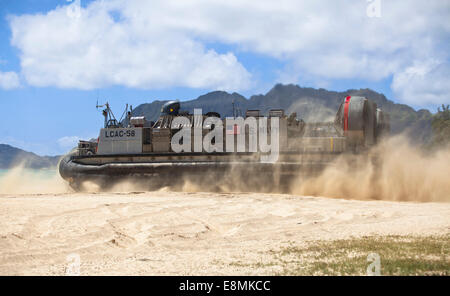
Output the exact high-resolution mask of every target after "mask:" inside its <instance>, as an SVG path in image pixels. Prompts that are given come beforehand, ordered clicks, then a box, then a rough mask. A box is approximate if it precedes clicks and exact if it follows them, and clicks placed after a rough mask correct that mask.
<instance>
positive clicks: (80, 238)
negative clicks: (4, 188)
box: [0, 192, 450, 275]
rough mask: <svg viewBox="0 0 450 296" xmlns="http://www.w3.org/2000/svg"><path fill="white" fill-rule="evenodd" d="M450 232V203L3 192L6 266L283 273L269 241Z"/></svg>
mask: <svg viewBox="0 0 450 296" xmlns="http://www.w3.org/2000/svg"><path fill="white" fill-rule="evenodd" d="M449 232H450V203H411V202H403V203H401V202H387V201H356V200H343V199H329V198H317V197H305V196H295V195H281V194H256V193H248V194H247V193H227V194H220V193H179V192H146V193H116V194H114V193H101V194H94V193H92V194H41V195H36V194H35V195H32V194H27V195H20V194H1V195H0V275H35V274H37V275H48V274H56V275H63V274H65V270H66V267H67V264H68V261H67V256H68V255H69V254H72V253H76V254H78V255H79V256H80V259H81V270H80V271H81V274H82V275H186V274H189V275H204V274H211V275H233V274H243V275H245V274H249V275H253V274H273V273H274V272H276V271H277V269H276V268H277V267H276V266H274V267H270V266H269V267H261V268H257V269H255V268H251V267H245V266H237V265H236V264H230V263H235V262H239V261H240V262H246V263H251V262H264V261H265V260H266V259H267V257H268V255H267V252H268V251H269V250H277V249H279V248H280V247H282V246H285V245H287V244H289V243H292V242H293V243H295V244H303V243H305V242H306V241H314V240H319V239H326V240H327V239H336V238H349V237H352V236H355V237H359V236H363V235H374V234H377V235H387V234H400V235H406V234H412V235H431V234H446V233H449Z"/></svg>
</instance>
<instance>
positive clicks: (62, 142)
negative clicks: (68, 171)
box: [57, 136, 81, 149]
mask: <svg viewBox="0 0 450 296" xmlns="http://www.w3.org/2000/svg"><path fill="white" fill-rule="evenodd" d="M80 140H81V138H80V137H78V136H66V137H62V138H59V139H58V140H57V142H58V145H59V146H60V147H61V148H63V149H68V148H73V147H76V146H77V145H78V141H80Z"/></svg>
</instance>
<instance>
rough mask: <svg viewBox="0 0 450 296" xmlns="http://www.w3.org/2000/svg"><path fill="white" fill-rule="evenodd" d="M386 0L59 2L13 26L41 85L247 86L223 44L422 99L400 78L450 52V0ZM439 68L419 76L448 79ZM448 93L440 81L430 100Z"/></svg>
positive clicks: (299, 70) (316, 74)
mask: <svg viewBox="0 0 450 296" xmlns="http://www.w3.org/2000/svg"><path fill="white" fill-rule="evenodd" d="M380 3H381V11H380V17H373V18H371V17H369V16H368V15H367V7H368V5H369V4H370V3H368V2H367V1H365V0H360V1H355V0H342V1H331V0H330V1H317V0H303V1H300V0H280V1H272V0H260V1H238V0H217V1H209V0H186V1H167V0H153V1H144V0H128V1H125V0H111V1H94V2H92V3H91V4H89V5H88V6H87V7H86V8H82V9H81V11H80V12H81V13H80V15H79V17H74V16H73V15H72V16H69V15H70V14H69V15H68V14H67V7H58V8H56V9H55V10H52V11H50V12H48V13H47V14H38V15H23V16H15V17H11V18H10V25H11V28H12V32H13V38H12V43H13V45H15V46H16V47H18V48H19V49H20V51H21V53H22V54H21V64H22V71H23V74H24V77H25V78H26V80H27V81H28V83H30V84H32V85H37V86H46V85H54V86H59V87H75V88H83V89H89V88H95V87H99V86H105V85H115V84H118V85H125V86H129V87H141V88H150V87H170V86H187V87H205V88H219V89H229V90H231V89H235V90H239V89H243V88H246V87H248V86H249V85H250V81H251V75H250V73H249V72H248V71H247V70H246V69H245V68H244V66H243V65H242V63H241V62H240V61H238V60H237V58H236V56H235V54H234V53H232V52H228V53H218V52H217V51H214V50H213V49H208V48H207V47H206V46H205V44H212V43H215V42H217V43H222V44H229V45H234V46H236V47H237V48H238V50H241V51H246V52H252V53H259V54H262V55H265V56H270V57H273V58H276V59H280V60H282V61H285V62H286V64H288V65H289V66H288V67H286V69H287V70H288V71H289V73H285V74H283V73H279V76H280V77H285V79H286V77H287V78H289V79H291V78H295V77H299V79H302V77H307V80H308V81H314V80H315V81H320V82H321V83H326V81H327V80H333V79H355V78H356V79H360V80H361V79H365V80H369V81H376V80H380V79H385V78H389V77H394V82H393V88H395V92H396V93H397V94H399V95H401V96H402V99H403V100H404V101H405V102H416V101H417V100H418V97H419V96H418V95H415V94H416V92H415V91H412V89H411V86H410V85H409V84H406V83H402V81H405V79H406V77H407V76H408V75H409V74H407V73H409V72H410V71H411V70H410V69H411V68H414V67H420V66H418V64H417V61H419V63H420V62H421V63H426V61H428V60H430V59H435V60H439V61H446V60H448V58H449V52H448V50H447V49H448V44H449V42H450V37H449V36H450V23H449V22H448V19H449V18H450V2H448V1H442V0H430V1H422V0H410V1H408V2H405V1H404V0H390V1H385V0H380ZM408 69H409V70H408ZM277 70H278V71H279V69H277ZM408 71H409V72H408ZM436 71H437V72H435V71H434V70H429V71H426V73H424V74H423V75H416V76H414V77H415V78H414V79H415V81H419V80H420V81H422V82H421V83H422V84H426V82H429V81H431V80H433V81H435V80H436V79H440V78H445V77H443V76H442V75H441V74H438V73H441V72H440V71H442V70H436ZM430 75H431V76H430ZM408 77H409V76H408ZM444 82H445V81H444ZM445 91H447V89H446V88H445V86H444V83H435V85H434V90H433V93H434V96H435V97H433V98H431V97H430V100H431V101H433V102H436V101H439V99H438V98H439V96H436V94H438V93H444V92H445Z"/></svg>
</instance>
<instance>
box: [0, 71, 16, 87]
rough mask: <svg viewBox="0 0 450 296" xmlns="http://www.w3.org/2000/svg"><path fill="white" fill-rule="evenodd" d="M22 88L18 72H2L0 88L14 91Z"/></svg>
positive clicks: (0, 74) (0, 73) (0, 72)
mask: <svg viewBox="0 0 450 296" xmlns="http://www.w3.org/2000/svg"><path fill="white" fill-rule="evenodd" d="M19 86H20V81H19V76H18V75H17V73H16V72H2V71H0V88H1V89H6V90H9V89H14V88H18V87H19Z"/></svg>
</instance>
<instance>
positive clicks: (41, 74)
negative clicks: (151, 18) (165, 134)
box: [10, 1, 250, 90]
mask: <svg viewBox="0 0 450 296" xmlns="http://www.w3.org/2000/svg"><path fill="white" fill-rule="evenodd" d="M123 4H124V3H123V2H122V1H110V2H99V1H97V2H94V3H92V4H91V5H89V6H88V7H87V8H86V9H81V15H80V17H79V18H76V17H70V16H69V15H68V13H67V7H58V8H56V9H55V10H52V11H50V12H48V13H47V14H45V15H41V14H37V15H24V16H15V17H11V18H10V24H11V28H12V32H13V38H12V44H13V45H14V46H16V47H18V48H19V49H20V51H21V66H22V72H23V74H24V77H25V78H26V80H27V82H28V83H29V84H31V85H34V86H57V87H61V88H79V89H93V88H97V87H103V86H108V85H124V86H127V87H136V88H162V87H171V86H186V87H198V88H201V87H204V88H218V89H224V90H234V89H242V88H245V87H247V86H248V84H249V78H250V74H249V73H248V72H247V71H246V69H245V68H244V67H243V66H242V65H241V64H240V63H239V62H238V61H237V59H236V57H235V56H234V55H233V53H225V54H219V53H217V52H215V51H214V50H208V49H206V48H205V47H204V46H203V45H202V44H201V43H200V42H198V41H195V40H194V39H193V38H190V37H189V36H187V35H183V34H180V33H179V32H177V31H174V30H170V28H165V27H163V26H161V25H160V24H158V23H147V20H146V19H144V20H142V19H140V18H139V17H134V16H131V15H130V16H127V15H126V16H124V19H123V20H121V21H117V22H116V21H114V18H113V16H112V13H113V12H114V13H119V14H120V13H124V9H125V8H124V7H123V6H122V5H123ZM136 9H137V11H135V12H139V7H136Z"/></svg>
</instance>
